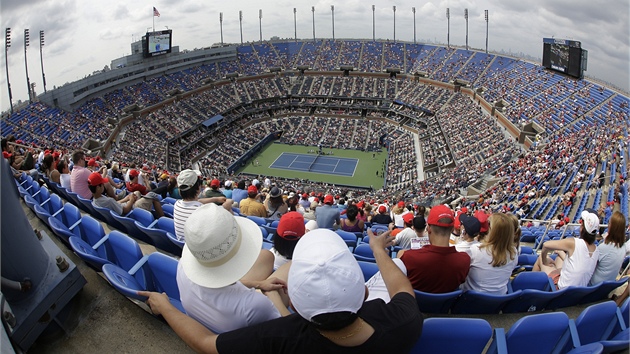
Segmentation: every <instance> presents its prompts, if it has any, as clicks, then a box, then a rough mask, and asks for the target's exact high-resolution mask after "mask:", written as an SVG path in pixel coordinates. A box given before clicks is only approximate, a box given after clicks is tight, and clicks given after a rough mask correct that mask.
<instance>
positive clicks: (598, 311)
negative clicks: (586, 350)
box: [575, 301, 617, 345]
mask: <svg viewBox="0 0 630 354" xmlns="http://www.w3.org/2000/svg"><path fill="white" fill-rule="evenodd" d="M616 321H617V304H615V302H614V301H605V302H601V303H599V304H595V305H591V306H589V307H587V308H585V309H584V310H583V311H582V313H580V315H579V316H578V318H576V319H575V327H576V329H577V333H578V337H579V338H580V344H582V345H584V344H589V343H593V342H599V341H601V340H606V339H608V338H609V336H610V334H611V333H612V330H613V329H614V327H615V325H616Z"/></svg>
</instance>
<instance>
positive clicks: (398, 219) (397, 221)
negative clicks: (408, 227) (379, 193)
mask: <svg viewBox="0 0 630 354" xmlns="http://www.w3.org/2000/svg"><path fill="white" fill-rule="evenodd" d="M409 213H410V211H409V210H405V211H404V212H402V214H395V213H391V217H392V220H394V225H396V227H405V220H403V215H405V214H409Z"/></svg>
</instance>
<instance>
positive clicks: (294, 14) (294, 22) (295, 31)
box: [293, 7, 297, 42]
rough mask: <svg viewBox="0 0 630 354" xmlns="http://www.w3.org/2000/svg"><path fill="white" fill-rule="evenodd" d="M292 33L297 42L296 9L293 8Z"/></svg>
mask: <svg viewBox="0 0 630 354" xmlns="http://www.w3.org/2000/svg"><path fill="white" fill-rule="evenodd" d="M293 33H294V39H295V41H296V42H297V8H295V7H294V8H293Z"/></svg>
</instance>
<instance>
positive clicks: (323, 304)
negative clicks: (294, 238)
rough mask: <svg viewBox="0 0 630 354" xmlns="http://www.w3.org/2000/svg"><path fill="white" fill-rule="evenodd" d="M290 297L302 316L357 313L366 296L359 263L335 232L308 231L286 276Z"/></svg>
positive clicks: (325, 230) (307, 317)
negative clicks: (287, 276)
mask: <svg viewBox="0 0 630 354" xmlns="http://www.w3.org/2000/svg"><path fill="white" fill-rule="evenodd" d="M288 288H289V298H290V299H291V303H292V304H293V307H294V308H295V310H296V311H297V312H298V313H299V314H300V316H302V317H303V318H304V319H306V320H309V321H311V320H312V319H313V317H315V316H317V315H321V314H325V313H334V312H351V313H357V311H359V309H360V308H361V305H362V304H363V299H364V297H365V281H364V278H363V273H362V272H361V268H360V267H359V264H358V263H357V261H356V260H355V259H354V257H353V256H352V253H350V250H349V249H348V246H347V245H346V243H345V242H344V241H343V240H342V239H341V237H339V235H337V234H336V233H335V232H333V231H331V230H328V229H317V230H314V231H311V232H307V233H306V234H305V235H304V236H302V238H300V241H298V243H297V245H296V246H295V250H294V251H293V261H292V264H291V268H290V269H289V278H288Z"/></svg>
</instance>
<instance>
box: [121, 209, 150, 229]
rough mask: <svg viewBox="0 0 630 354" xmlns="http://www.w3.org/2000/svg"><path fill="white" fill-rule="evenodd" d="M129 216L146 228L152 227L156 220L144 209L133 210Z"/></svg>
mask: <svg viewBox="0 0 630 354" xmlns="http://www.w3.org/2000/svg"><path fill="white" fill-rule="evenodd" d="M127 216H128V217H130V218H132V219H134V220H136V221H137V222H139V223H140V224H142V226H145V227H146V226H149V225H151V223H153V221H154V220H155V218H154V217H153V214H151V212H150V211H148V210H144V209H142V208H137V209H133V210H132V212H131V213H129V214H128V215H127Z"/></svg>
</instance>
